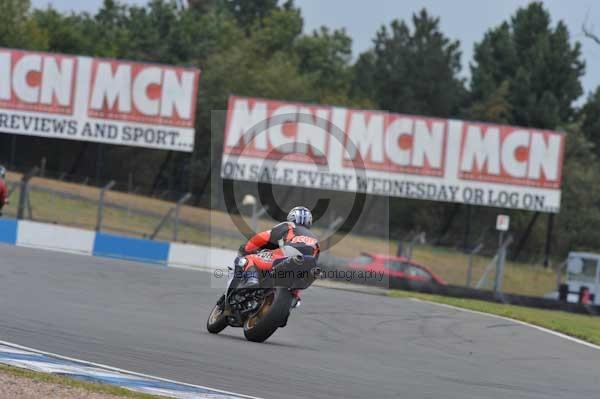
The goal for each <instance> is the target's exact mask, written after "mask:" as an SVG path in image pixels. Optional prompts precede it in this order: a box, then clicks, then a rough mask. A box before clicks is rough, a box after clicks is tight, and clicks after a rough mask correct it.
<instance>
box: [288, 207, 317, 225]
mask: <svg viewBox="0 0 600 399" xmlns="http://www.w3.org/2000/svg"><path fill="white" fill-rule="evenodd" d="M312 220H313V217H312V213H311V211H310V209H308V208H307V207H305V206H297V207H295V208H294V209H292V210H291V211H290V213H288V215H287V221H288V222H293V223H296V224H298V225H300V226H306V227H310V226H312Z"/></svg>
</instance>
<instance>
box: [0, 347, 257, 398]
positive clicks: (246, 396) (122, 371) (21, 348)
mask: <svg viewBox="0 0 600 399" xmlns="http://www.w3.org/2000/svg"><path fill="white" fill-rule="evenodd" d="M0 344H2V345H5V346H10V347H12V348H15V349H20V350H24V351H29V352H33V353H37V354H40V355H46V356H50V357H54V358H56V359H61V360H67V361H71V362H77V363H82V364H84V365H88V366H94V367H98V368H102V369H105V370H108V371H115V372H118V373H124V374H129V375H133V376H137V377H144V378H149V379H152V380H157V381H162V382H168V383H171V384H179V385H185V386H188V387H192V388H199V389H206V390H209V391H215V392H219V393H222V394H225V395H234V396H239V397H242V398H246V399H261V398H259V397H256V396H248V395H242V394H239V393H233V392H228V391H224V390H221V389H215V388H210V387H206V386H203V385H194V384H188V383H185V382H180V381H175V380H169V379H167V378H160V377H155V376H152V375H148V374H142V373H136V372H133V371H129V370H123V369H119V368H116V367H111V366H107V365H105V364H99V363H93V362H88V361H86V360H80V359H75V358H72V357H67V356H62V355H57V354H56V353H51V352H44V351H41V350H38V349H33V348H29V347H27V346H23V345H17V344H13V343H11V342H6V341H2V340H0Z"/></svg>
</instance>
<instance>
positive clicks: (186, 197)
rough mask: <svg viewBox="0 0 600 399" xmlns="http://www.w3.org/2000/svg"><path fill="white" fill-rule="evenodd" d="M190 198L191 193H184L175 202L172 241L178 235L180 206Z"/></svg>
mask: <svg viewBox="0 0 600 399" xmlns="http://www.w3.org/2000/svg"><path fill="white" fill-rule="evenodd" d="M191 198H192V194H191V193H186V194H185V195H184V196H183V197H181V199H180V200H179V201H177V204H175V215H174V218H175V226H174V228H173V241H174V242H176V241H177V238H178V237H179V211H180V210H181V207H182V205H183V204H185V203H186V202H188V201H189V200H190V199H191Z"/></svg>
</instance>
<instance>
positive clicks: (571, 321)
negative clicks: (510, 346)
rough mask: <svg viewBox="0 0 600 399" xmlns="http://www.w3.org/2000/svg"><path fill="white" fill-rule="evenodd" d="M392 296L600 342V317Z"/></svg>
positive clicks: (448, 299)
mask: <svg viewBox="0 0 600 399" xmlns="http://www.w3.org/2000/svg"><path fill="white" fill-rule="evenodd" d="M388 295H389V296H391V297H397V298H416V299H422V300H426V301H431V302H436V303H442V304H446V305H452V306H457V307H460V308H464V309H470V310H476V311H479V312H484V313H490V314H494V315H498V316H504V317H509V318H511V319H515V320H520V321H524V322H527V323H531V324H534V325H536V326H540V327H544V328H547V329H549V330H552V331H556V332H559V333H563V334H566V335H569V336H571V337H575V338H579V339H582V340H584V341H587V342H590V343H593V344H596V345H600V317H599V316H586V315H581V314H574V313H568V312H562V311H558V310H542V309H534V308H527V307H523V306H515V305H504V304H501V303H495V302H486V301H478V300H474V299H462V298H452V297H445V296H440V295H430V294H422V293H417V292H409V291H400V290H393V291H390V292H389V294H388Z"/></svg>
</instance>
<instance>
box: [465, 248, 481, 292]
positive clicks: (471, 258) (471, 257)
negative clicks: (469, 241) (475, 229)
mask: <svg viewBox="0 0 600 399" xmlns="http://www.w3.org/2000/svg"><path fill="white" fill-rule="evenodd" d="M482 249H483V243H479V244H478V245H477V246H476V247H475V248H473V250H472V251H470V252H469V268H468V269H467V287H471V280H472V279H473V262H474V261H475V255H477V254H478V253H479V252H480V251H481V250H482Z"/></svg>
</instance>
